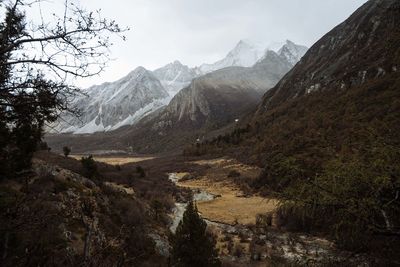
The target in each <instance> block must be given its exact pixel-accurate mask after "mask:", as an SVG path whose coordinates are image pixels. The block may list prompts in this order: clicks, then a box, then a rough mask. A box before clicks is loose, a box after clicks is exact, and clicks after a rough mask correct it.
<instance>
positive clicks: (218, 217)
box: [178, 159, 277, 224]
mask: <svg viewBox="0 0 400 267" xmlns="http://www.w3.org/2000/svg"><path fill="white" fill-rule="evenodd" d="M194 163H196V164H200V165H208V166H209V167H210V168H209V169H208V170H207V171H206V174H205V175H204V176H202V177H199V179H194V180H186V181H180V182H179V183H178V185H179V186H182V187H188V188H191V189H202V190H205V191H207V192H209V193H211V194H214V195H216V196H220V197H217V198H216V199H214V200H212V201H207V202H200V203H198V204H197V206H198V209H199V211H200V213H201V214H202V216H203V217H204V218H207V219H209V220H211V221H217V222H222V223H227V224H235V223H240V224H254V223H255V222H256V216H257V214H260V213H266V212H272V211H274V210H275V208H276V207H277V201H276V200H274V199H266V198H262V197H260V196H257V195H248V196H245V195H244V193H243V192H242V190H240V188H239V186H237V185H235V184H234V183H233V182H232V180H231V179H230V178H228V174H229V172H230V171H232V170H235V171H238V172H240V173H241V175H242V176H245V177H246V178H247V179H253V178H254V177H256V176H257V175H258V174H259V171H260V170H259V169H258V168H256V167H253V166H249V165H244V164H241V163H239V162H237V161H235V160H231V159H215V160H201V161H196V162H194Z"/></svg>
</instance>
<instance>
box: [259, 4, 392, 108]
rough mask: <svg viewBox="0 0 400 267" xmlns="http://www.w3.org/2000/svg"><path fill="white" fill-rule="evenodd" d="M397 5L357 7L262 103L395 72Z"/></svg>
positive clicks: (341, 88)
mask: <svg viewBox="0 0 400 267" xmlns="http://www.w3.org/2000/svg"><path fill="white" fill-rule="evenodd" d="M397 5H398V3H397V2H396V1H369V2H368V4H366V5H364V6H363V7H362V8H360V9H359V10H357V11H356V12H355V13H354V14H353V15H352V16H351V17H350V18H349V19H348V20H346V21H345V22H343V23H342V24H340V25H338V26H337V27H336V28H334V29H333V30H332V31H330V32H329V33H327V34H326V35H325V36H324V37H323V38H321V39H320V40H319V41H318V42H317V43H316V44H314V45H313V46H312V47H311V48H310V49H309V51H308V52H307V54H306V55H305V56H304V57H303V59H302V60H301V61H300V63H299V64H298V65H297V66H296V68H294V69H293V70H292V71H291V72H290V73H288V75H286V76H285V77H284V79H283V80H282V81H281V82H280V83H279V84H278V86H276V87H275V88H274V89H273V90H271V91H270V92H269V93H268V94H267V95H266V96H265V97H264V105H263V107H267V106H269V105H271V106H275V105H277V104H279V103H281V102H284V101H286V100H288V99H292V98H295V97H301V96H304V95H308V94H311V93H314V92H323V91H326V90H336V91H342V92H346V91H347V90H348V89H349V88H352V87H356V86H360V85H363V84H365V83H368V81H370V80H374V79H377V78H380V77H384V76H385V75H390V74H391V73H396V72H397V71H399V66H398V65H399V62H398V40H397V38H398V35H397V34H398V29H397V28H396V25H397V23H398V17H396V11H397V9H396V8H397ZM284 50H285V49H282V51H281V52H283V51H284Z"/></svg>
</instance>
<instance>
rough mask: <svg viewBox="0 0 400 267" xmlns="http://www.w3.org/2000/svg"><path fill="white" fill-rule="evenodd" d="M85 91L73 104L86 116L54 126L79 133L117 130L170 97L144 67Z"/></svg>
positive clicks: (63, 120)
mask: <svg viewBox="0 0 400 267" xmlns="http://www.w3.org/2000/svg"><path fill="white" fill-rule="evenodd" d="M84 94H85V95H83V96H80V97H78V98H76V99H75V100H74V101H73V104H72V105H73V107H75V108H77V109H79V110H80V111H81V113H82V116H81V117H79V118H76V117H73V116H69V115H65V116H63V119H62V120H61V121H59V122H58V124H57V125H55V126H54V128H55V129H56V130H58V131H60V132H63V133H67V132H72V133H76V134H83V133H94V132H102V131H110V130H114V129H117V128H119V127H121V126H124V125H132V124H133V123H135V122H136V121H138V120H140V119H141V118H142V117H143V116H145V115H146V114H148V113H151V112H152V111H154V110H156V109H158V108H160V107H162V106H164V105H166V104H168V102H167V101H168V100H169V94H168V92H167V91H166V90H165V89H164V87H163V86H162V84H161V82H160V81H159V80H158V79H157V78H156V77H155V76H154V74H153V73H152V72H150V71H148V70H146V69H145V68H143V67H138V68H136V69H135V70H134V71H132V72H131V73H129V74H128V75H127V76H125V77H124V78H122V79H120V80H118V81H116V82H112V83H104V84H102V85H96V86H92V87H90V88H88V89H86V90H84Z"/></svg>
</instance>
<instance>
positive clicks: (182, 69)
mask: <svg viewBox="0 0 400 267" xmlns="http://www.w3.org/2000/svg"><path fill="white" fill-rule="evenodd" d="M153 74H154V75H155V76H156V77H157V78H158V79H159V80H160V82H161V84H162V85H163V86H164V88H165V89H166V90H167V91H168V93H169V95H170V96H171V97H173V96H174V95H176V94H177V93H178V92H179V90H181V89H182V88H184V87H186V86H188V85H189V84H190V82H191V81H192V80H193V79H194V78H195V77H196V73H195V71H194V70H193V69H191V68H189V67H188V66H186V65H183V64H182V63H181V62H179V61H174V62H173V63H170V64H168V65H166V66H164V67H162V68H159V69H156V70H155V71H153Z"/></svg>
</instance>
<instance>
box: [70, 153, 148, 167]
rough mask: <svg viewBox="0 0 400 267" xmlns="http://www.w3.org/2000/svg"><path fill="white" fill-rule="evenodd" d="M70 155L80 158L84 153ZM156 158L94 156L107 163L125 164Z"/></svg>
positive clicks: (97, 159)
mask: <svg viewBox="0 0 400 267" xmlns="http://www.w3.org/2000/svg"><path fill="white" fill-rule="evenodd" d="M70 157H72V158H75V159H77V160H80V159H81V158H82V155H71V156H70ZM150 159H154V157H126V156H124V157H101V156H94V160H95V161H98V162H103V163H107V164H110V165H121V166H122V165H124V164H128V163H137V162H141V161H145V160H150Z"/></svg>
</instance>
